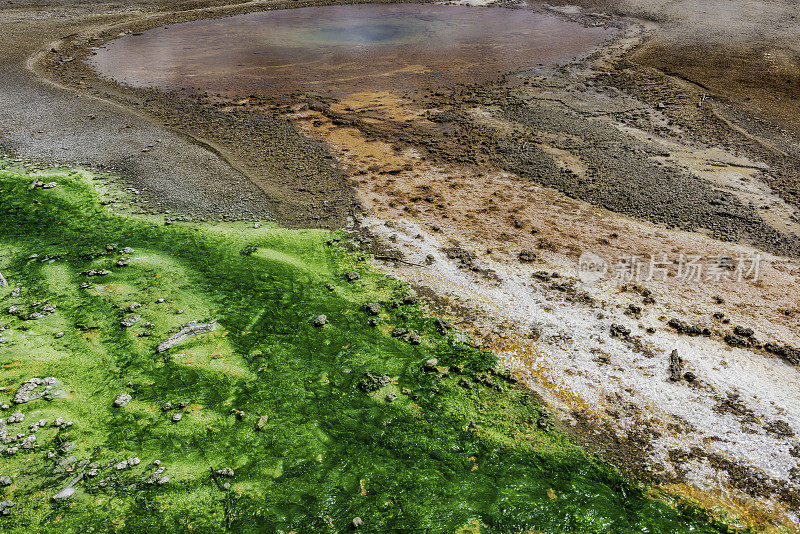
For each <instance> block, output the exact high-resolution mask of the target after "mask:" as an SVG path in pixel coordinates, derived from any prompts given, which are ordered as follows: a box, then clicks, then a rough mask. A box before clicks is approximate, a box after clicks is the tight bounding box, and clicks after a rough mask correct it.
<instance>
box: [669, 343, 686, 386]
mask: <svg viewBox="0 0 800 534" xmlns="http://www.w3.org/2000/svg"><path fill="white" fill-rule="evenodd" d="M667 371H668V373H669V379H670V381H671V382H677V381H679V380H680V379H681V374H682V373H683V360H682V359H681V357H680V356H679V355H678V349H675V350H673V351H672V353H670V355H669V366H668V367H667Z"/></svg>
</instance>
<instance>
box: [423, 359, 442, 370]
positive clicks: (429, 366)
mask: <svg viewBox="0 0 800 534" xmlns="http://www.w3.org/2000/svg"><path fill="white" fill-rule="evenodd" d="M437 365H439V360H437V359H436V358H431V359H430V360H428V361H426V362H425V370H426V371H436V370H437V368H436V366H437Z"/></svg>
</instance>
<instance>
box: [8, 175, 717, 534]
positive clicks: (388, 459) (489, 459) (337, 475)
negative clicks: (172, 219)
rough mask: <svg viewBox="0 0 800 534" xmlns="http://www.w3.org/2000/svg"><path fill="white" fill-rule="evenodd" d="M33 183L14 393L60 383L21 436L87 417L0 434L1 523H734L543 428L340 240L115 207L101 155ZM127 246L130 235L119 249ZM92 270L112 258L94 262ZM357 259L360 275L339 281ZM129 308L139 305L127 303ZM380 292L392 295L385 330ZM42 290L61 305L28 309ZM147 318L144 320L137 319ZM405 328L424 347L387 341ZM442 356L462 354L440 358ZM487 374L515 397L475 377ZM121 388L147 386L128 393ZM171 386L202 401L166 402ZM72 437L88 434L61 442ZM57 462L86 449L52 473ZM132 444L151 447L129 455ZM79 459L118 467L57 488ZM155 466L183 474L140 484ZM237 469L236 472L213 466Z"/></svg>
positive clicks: (655, 528)
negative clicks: (98, 165)
mask: <svg viewBox="0 0 800 534" xmlns="http://www.w3.org/2000/svg"><path fill="white" fill-rule="evenodd" d="M3 166H4V164H0V167H3ZM40 179H41V180H42V181H45V182H49V181H54V182H56V183H57V186H56V187H53V188H51V189H43V188H41V187H35V188H31V187H29V184H30V183H31V181H32V177H31V175H30V174H29V173H27V172H26V171H25V170H24V169H8V168H7V169H5V170H0V197H1V198H2V201H1V202H0V220H2V227H1V228H0V272H2V273H3V274H4V275H5V276H6V278H8V280H9V283H10V287H7V288H0V325H3V326H5V327H6V329H5V331H3V332H2V333H0V336H3V337H5V338H6V339H5V341H3V342H2V343H0V366H1V367H0V386H6V387H7V390H6V391H5V392H2V393H0V403H9V404H10V401H11V398H12V395H13V392H14V390H15V389H16V388H17V387H19V386H20V385H21V384H22V383H23V382H24V381H25V380H27V379H29V378H31V377H49V376H52V377H55V378H56V379H58V381H59V383H58V384H57V388H58V389H59V390H61V391H63V395H56V397H55V398H54V399H53V400H51V401H47V400H44V399H36V400H32V401H30V402H28V403H26V404H22V405H20V406H19V409H21V410H22V411H23V412H24V413H25V416H26V418H25V421H24V422H22V423H17V424H10V425H8V426H7V427H6V430H7V431H9V434H16V433H17V432H20V433H26V432H27V428H28V424H29V423H32V422H34V421H36V420H39V419H43V418H44V419H48V420H49V421H50V422H52V421H53V420H54V419H56V417H63V418H64V419H65V420H69V421H73V422H74V424H73V426H71V427H68V428H64V429H56V428H53V427H52V425H48V426H47V427H46V428H43V429H41V430H39V431H38V432H37V433H36V436H37V443H38V444H39V448H38V449H36V450H20V451H19V452H17V453H16V454H14V455H12V456H9V455H6V454H5V453H4V452H0V475H9V476H11V477H12V478H13V484H12V485H11V486H8V487H5V488H0V500H3V499H10V500H13V501H14V502H15V503H16V504H15V506H14V507H13V508H11V510H10V514H9V515H8V516H5V517H0V531H2V532H20V533H21V532H80V533H83V532H109V531H118V532H148V533H149V532H224V531H231V532H286V533H288V532H291V531H294V532H297V533H303V532H345V531H348V529H349V528H350V527H349V525H350V522H351V520H352V519H353V518H354V517H361V518H362V519H363V526H362V527H361V530H362V531H364V532H381V533H383V532H431V533H438V532H447V533H449V532H457V531H462V530H463V531H464V532H472V531H480V532H509V533H511V532H526V531H532V532H533V531H541V532H581V533H590V532H598V533H600V532H602V533H606V532H614V533H623V532H653V533H670V532H675V533H684V532H722V531H725V529H724V527H722V526H720V525H718V524H715V523H712V522H708V521H707V520H705V519H704V516H703V514H702V513H699V512H698V511H697V510H694V509H691V508H686V507H677V508H674V507H671V506H668V505H667V504H666V503H665V502H664V501H661V500H656V499H651V498H648V497H646V496H645V492H644V491H643V490H642V489H640V488H638V487H636V486H634V485H632V484H630V483H628V482H626V481H625V480H624V479H623V478H622V477H621V476H620V475H619V474H618V472H616V471H615V470H614V469H612V468H611V467H610V466H608V465H606V464H604V463H602V462H600V461H599V460H597V459H596V458H594V457H591V456H588V455H586V454H585V453H584V452H582V451H581V450H580V448H578V447H577V446H575V445H574V444H573V443H571V442H570V440H568V439H567V438H566V437H565V436H563V435H561V434H559V433H558V432H554V431H543V430H540V429H539V427H538V425H537V424H536V423H537V421H538V419H539V417H540V415H541V408H540V407H539V406H538V405H537V404H536V402H535V401H533V400H532V399H531V398H530V397H529V396H528V395H527V394H526V393H525V392H524V391H523V390H521V389H520V388H517V387H515V386H513V385H512V384H510V383H508V382H507V381H506V380H504V379H503V378H502V377H501V376H497V375H496V374H492V373H491V368H492V367H493V365H494V363H495V360H494V357H493V356H492V355H491V354H489V353H485V352H482V351H480V350H478V349H476V348H473V347H471V346H468V345H465V344H463V343H462V342H460V341H457V340H456V339H454V338H453V337H452V336H450V337H448V336H442V335H440V334H439V333H437V331H436V328H435V326H434V321H433V319H431V318H429V317H426V316H425V315H424V314H422V313H421V312H420V310H419V308H418V307H417V306H416V305H413V304H411V305H404V304H402V297H403V296H404V295H405V294H406V293H407V288H405V287H404V286H403V285H402V284H400V283H399V282H397V281H396V280H393V279H390V278H388V277H386V276H383V275H380V274H377V273H375V272H371V271H370V270H369V269H368V268H367V266H366V264H365V263H361V262H359V261H358V259H357V258H356V257H355V256H354V255H353V254H350V253H348V252H346V251H345V250H344V249H343V248H342V247H338V246H335V245H334V246H330V245H328V244H326V241H327V240H329V239H330V238H331V237H332V236H331V234H329V233H327V232H323V231H296V230H285V229H279V228H275V227H262V228H257V229H256V228H252V225H247V224H244V223H230V224H194V223H176V224H172V225H169V226H165V225H163V224H161V223H159V222H158V221H156V220H155V219H152V218H151V219H148V218H146V217H133V216H130V215H122V214H120V213H115V212H112V211H111V210H109V209H108V208H107V207H105V206H103V205H102V204H101V202H100V200H101V199H100V198H99V194H98V192H97V188H96V186H97V185H98V184H97V183H92V182H94V181H95V179H94V178H93V177H92V175H91V174H89V173H87V172H84V171H74V170H61V171H58V170H54V171H52V172H50V173H49V175H48V176H46V177H41V176H40ZM107 244H116V245H117V248H116V250H111V251H109V250H106V245H107ZM123 247H132V248H133V249H134V250H135V252H134V253H133V254H128V255H124V256H125V257H130V262H129V264H128V265H127V266H124V267H120V266H117V265H116V262H117V260H119V259H120V257H121V256H122V255H121V254H120V253H119V249H121V248H123ZM33 254H35V255H36V256H35V257H31V255H33ZM90 269H108V270H110V271H111V273H110V274H108V275H106V276H92V277H89V276H87V275H85V274H82V273H85V272H86V271H88V270H90ZM350 270H355V271H357V272H359V273H360V274H361V278H360V279H359V280H357V281H354V282H347V281H346V280H345V277H344V274H345V273H346V272H348V271H350ZM83 282H89V283H90V286H89V287H86V288H81V287H80V286H81V284H82V283H83ZM329 283H333V284H335V286H336V287H335V288H334V289H333V290H330V289H328V287H326V286H327V284H329ZM15 288H20V289H21V291H20V294H19V296H16V297H15V296H11V292H12V290H14V289H15ZM159 299H164V300H163V302H159ZM34 302H41V303H42V304H39V305H38V306H33V303H34ZM133 302H136V303H139V304H141V307H139V308H136V309H135V311H133V312H131V311H129V307H130V305H131V303H133ZM368 302H380V303H381V307H382V311H381V314H380V316H379V324H378V325H377V326H370V325H369V324H368V319H369V316H368V314H367V313H366V311H364V309H363V307H364V304H365V303H368ZM48 303H49V304H55V305H56V311H55V313H53V314H51V315H49V316H46V317H43V318H41V319H36V320H25V318H26V317H27V314H29V313H30V312H32V311H35V310H37V309H40V308H41V306H43V305H44V304H48ZM393 303H396V305H393ZM10 306H17V307H18V310H19V311H18V314H17V315H9V314H8V313H6V310H7V309H8V308H9V307H10ZM179 310H181V312H180V313H179ZM131 313H136V314H140V315H141V316H142V319H141V321H140V322H138V323H136V324H135V325H134V326H132V327H129V328H125V327H122V326H121V325H120V321H121V320H122V319H123V318H124V317H126V316H128V315H130V314H131ZM319 314H325V315H326V316H327V318H328V324H327V325H325V326H324V327H321V328H318V327H315V326H314V325H313V319H314V317H316V316H317V315H319ZM212 319H213V320H217V321H218V325H219V326H218V328H217V329H216V330H215V331H214V332H211V333H207V334H202V335H199V336H196V337H193V338H190V339H189V340H188V341H186V342H184V343H182V344H180V345H178V346H176V347H174V348H172V349H170V350H169V351H166V352H164V353H156V350H155V348H156V346H157V345H158V343H159V342H160V341H162V340H164V339H166V338H167V337H169V336H170V335H171V333H173V332H174V331H176V330H177V329H178V328H180V326H181V324H183V323H186V322H188V321H190V320H199V321H200V322H205V321H208V320H212ZM145 322H151V323H153V326H152V327H150V328H146V327H145V326H143V325H144V323H145ZM397 326H402V327H404V328H413V329H416V330H417V331H418V332H419V333H420V334H421V337H422V343H421V344H419V345H412V344H410V343H408V342H407V341H405V340H404V339H402V338H397V337H393V336H392V335H391V330H392V329H393V328H395V327H397ZM24 328H27V329H24ZM58 332H63V333H64V335H63V337H59V338H57V337H56V336H55V334H56V333H58ZM145 332H150V334H151V335H149V336H142V335H141V334H143V333H145ZM431 357H437V358H438V359H439V364H440V366H448V365H450V366H452V365H456V364H458V365H461V366H463V367H464V371H463V373H461V374H458V373H450V374H449V375H446V374H444V373H441V372H424V371H423V369H422V368H423V363H424V362H425V361H426V360H427V359H429V358H431ZM367 371H369V372H371V373H373V374H375V375H380V374H387V375H389V376H390V377H391V378H392V381H391V383H389V384H387V385H385V386H383V387H382V388H380V389H377V390H376V391H373V392H370V393H365V392H363V391H361V390H360V389H359V388H358V387H357V384H358V382H359V381H360V380H361V379H362V378H363V377H364V373H365V372H367ZM487 371H489V375H488V376H490V377H491V378H492V380H493V381H494V382H496V383H497V384H499V385H500V386H501V387H502V391H498V389H497V388H494V387H490V386H489V385H486V384H485V383H481V382H480V381H479V380H476V373H484V372H487ZM462 380H466V381H468V382H469V383H470V384H472V387H471V388H467V387H464V386H463V385H461V384H460V382H461V381H462ZM126 392H127V393H129V394H131V396H132V400H131V402H129V403H128V404H126V405H125V406H123V407H120V408H116V407H114V406H113V401H114V399H115V397H116V396H117V395H119V394H120V393H126ZM390 393H394V394H395V395H397V399H396V400H395V401H394V402H388V400H387V396H388V395H389V394H390ZM167 401H169V402H172V403H173V404H176V403H178V402H181V401H185V402H188V403H189V404H188V405H187V406H186V407H185V408H183V409H180V410H172V411H168V412H163V411H162V410H161V406H162V405H163V404H164V403H165V402H167ZM15 409H16V408H15V407H12V408H11V409H10V410H7V411H6V412H4V413H3V414H2V416H3V417H7V416H8V415H10V413H11V412H13V411H14V410H15ZM231 410H241V411H243V412H244V416H243V418H241V419H240V418H239V417H236V416H235V415H233V414H232V413H231ZM175 413H181V414H182V416H183V417H182V419H181V420H180V421H179V422H177V423H174V422H172V416H173V415H174V414H175ZM264 415H266V416H267V417H268V419H267V420H266V422H265V423H264V424H263V428H262V429H261V430H260V431H258V430H256V423H257V422H258V421H259V419H260V418H261V417H262V416H264ZM64 442H74V444H75V447H74V449H72V450H71V451H69V452H67V453H62V452H61V451H60V447H61V445H62V444H63V443H64ZM6 446H7V445H0V448H5V447H6ZM48 453H54V455H52V456H53V457H52V458H48V456H49V455H48ZM65 457H67V458H69V457H74V459H70V460H68V461H67V462H65V464H64V469H63V470H62V471H63V472H61V473H58V474H53V471H54V468H55V467H56V465H57V463H58V462H59V461H61V460H62V459H63V458H65ZM130 457H138V458H140V459H141V463H140V464H139V465H137V466H135V467H132V468H129V469H124V470H120V471H117V470H116V469H115V468H114V464H115V463H117V462H119V461H121V460H125V459H126V458H130ZM84 460H85V461H96V462H100V464H101V465H102V466H103V468H104V470H103V472H101V473H100V474H99V475H97V476H94V477H85V478H84V479H83V480H81V482H79V483H78V484H76V486H75V488H76V490H77V491H76V493H75V494H74V495H73V496H72V498H70V499H69V500H67V501H65V502H54V501H53V500H52V497H53V495H54V494H55V493H56V492H58V490H59V489H61V488H62V487H64V486H65V485H66V484H67V483H68V482H69V481H70V480H72V479H73V478H75V476H76V474H77V473H79V472H80V471H81V470H82V469H83V467H82V466H81V462H82V461H84ZM154 460H160V461H161V462H162V467H165V471H164V475H166V476H168V477H169V482H167V483H165V484H162V485H159V484H148V483H147V482H146V481H147V479H148V477H149V476H150V474H151V473H152V472H153V471H154V469H155V466H153V461H154ZM224 467H231V468H233V470H234V473H235V474H234V476H233V477H231V478H226V477H212V476H211V472H212V470H217V469H221V468H224ZM226 483H227V484H230V487H229V488H228V487H225V486H224V484H226Z"/></svg>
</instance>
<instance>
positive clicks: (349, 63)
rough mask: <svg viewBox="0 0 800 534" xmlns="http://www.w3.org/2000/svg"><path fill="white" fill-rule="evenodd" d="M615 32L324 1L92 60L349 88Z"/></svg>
mask: <svg viewBox="0 0 800 534" xmlns="http://www.w3.org/2000/svg"><path fill="white" fill-rule="evenodd" d="M609 35H610V32H609V31H608V30H605V29H602V28H584V27H582V26H580V25H578V24H575V23H570V22H566V21H563V20H560V19H558V18H556V17H553V16H549V15H542V14H537V13H533V12H530V11H527V10H515V9H501V8H476V7H461V6H431V5H417V4H396V5H350V6H325V7H312V8H301V9H286V10H277V11H266V12H259V13H251V14H248V15H239V16H233V17H226V18H221V19H207V20H200V21H195V22H187V23H183V24H177V25H174V26H169V27H163V28H156V29H153V30H150V31H147V32H144V33H143V34H139V35H128V36H125V37H123V38H120V39H117V40H115V41H111V42H110V43H108V44H107V45H105V46H104V47H102V48H101V49H99V50H98V51H97V53H96V55H95V56H93V57H92V58H90V60H89V62H90V64H91V65H92V66H93V67H94V68H95V69H96V70H97V71H98V73H100V74H101V75H104V76H107V77H110V78H113V79H116V80H118V81H121V82H124V83H127V84H129V85H132V86H134V87H157V88H161V89H181V88H186V89H189V90H196V91H210V92H215V93H216V92H219V93H225V94H226V95H229V96H234V95H247V94H253V93H257V94H262V95H268V94H276V93H284V92H289V91H295V90H311V91H316V92H320V93H327V94H331V93H333V94H343V93H349V92H353V91H358V90H366V89H369V90H387V89H389V90H415V89H418V88H420V87H432V86H436V85H441V84H444V83H454V82H475V81H481V80H487V79H491V78H493V77H496V75H497V74H498V72H499V71H503V72H505V71H509V70H515V69H520V68H525V67H531V66H535V65H537V64H539V63H554V62H559V61H564V60H568V59H570V58H572V57H573V56H576V55H581V54H584V53H586V52H587V51H589V50H591V49H592V48H593V47H595V46H597V45H598V44H600V43H602V41H603V40H605V39H606V38H607V37H608V36H609Z"/></svg>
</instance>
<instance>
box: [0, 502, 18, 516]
mask: <svg viewBox="0 0 800 534" xmlns="http://www.w3.org/2000/svg"><path fill="white" fill-rule="evenodd" d="M15 504H16V503H15V502H14V501H9V500H5V501H0V515H8V514H10V513H11V508H13V507H14V505H15Z"/></svg>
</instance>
